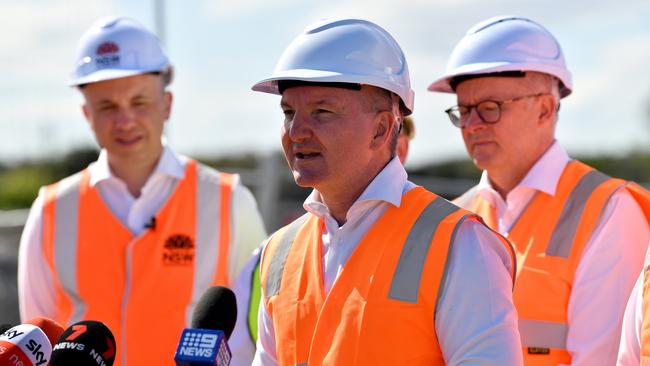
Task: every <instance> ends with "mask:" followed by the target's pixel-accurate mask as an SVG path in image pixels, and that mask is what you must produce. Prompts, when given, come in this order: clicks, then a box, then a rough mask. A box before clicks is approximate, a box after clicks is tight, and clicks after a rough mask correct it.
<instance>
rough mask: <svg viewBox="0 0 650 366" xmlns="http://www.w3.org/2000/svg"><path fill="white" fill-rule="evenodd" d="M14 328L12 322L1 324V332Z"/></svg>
mask: <svg viewBox="0 0 650 366" xmlns="http://www.w3.org/2000/svg"><path fill="white" fill-rule="evenodd" d="M11 328H13V325H11V324H0V334H2V333H4V332H5V331H7V330H9V329H11Z"/></svg>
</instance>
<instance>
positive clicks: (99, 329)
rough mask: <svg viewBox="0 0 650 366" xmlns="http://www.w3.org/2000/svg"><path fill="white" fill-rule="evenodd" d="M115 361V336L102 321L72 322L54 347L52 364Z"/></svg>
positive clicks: (98, 365)
mask: <svg viewBox="0 0 650 366" xmlns="http://www.w3.org/2000/svg"><path fill="white" fill-rule="evenodd" d="M113 362H115V337H114V336H113V333H112V332H111V331H110V329H108V327H107V326H106V325H104V323H102V322H98V321H94V320H83V321H80V322H77V323H75V324H72V325H71V326H70V327H68V329H66V330H65V331H64V332H63V334H61V336H60V337H59V339H58V340H57V341H56V344H54V347H52V361H51V362H50V365H51V366H70V365H75V366H111V365H113Z"/></svg>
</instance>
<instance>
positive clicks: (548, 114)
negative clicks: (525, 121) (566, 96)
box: [538, 94, 559, 124]
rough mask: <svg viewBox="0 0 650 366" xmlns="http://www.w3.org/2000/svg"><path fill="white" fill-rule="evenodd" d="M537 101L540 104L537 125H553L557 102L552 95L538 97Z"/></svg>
mask: <svg viewBox="0 0 650 366" xmlns="http://www.w3.org/2000/svg"><path fill="white" fill-rule="evenodd" d="M538 99H539V103H540V108H539V115H538V120H539V123H540V124H545V123H555V120H556V115H557V110H558V107H559V101H558V100H557V99H556V98H555V97H554V96H553V95H552V94H544V95H540V96H539V97H538Z"/></svg>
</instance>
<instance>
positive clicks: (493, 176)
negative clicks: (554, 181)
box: [488, 140, 555, 200]
mask: <svg viewBox="0 0 650 366" xmlns="http://www.w3.org/2000/svg"><path fill="white" fill-rule="evenodd" d="M554 141H555V140H551V141H550V142H548V143H547V144H544V145H542V148H540V149H539V151H538V152H537V153H536V154H535V155H534V158H532V159H529V160H528V161H527V162H523V163H521V164H519V165H518V166H513V167H511V168H510V169H503V170H500V171H494V170H493V171H488V178H489V179H490V184H491V185H492V188H494V190H495V191H497V192H498V193H499V195H500V196H501V198H503V199H504V200H505V199H506V198H507V196H508V193H510V192H511V191H512V190H513V189H515V187H517V186H518V185H519V184H520V183H521V181H522V180H523V179H524V178H525V177H526V175H527V174H528V173H529V172H530V170H531V169H532V168H533V166H535V164H537V162H538V161H539V160H540V159H541V158H542V157H543V156H544V155H545V154H546V152H547V151H548V150H549V149H550V148H551V146H553V142H554Z"/></svg>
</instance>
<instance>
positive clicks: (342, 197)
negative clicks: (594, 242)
mask: <svg viewBox="0 0 650 366" xmlns="http://www.w3.org/2000/svg"><path fill="white" fill-rule="evenodd" d="M390 161H391V159H388V161H386V162H385V163H383V164H381V163H380V164H376V165H375V168H370V169H368V173H367V174H365V175H363V176H364V177H366V179H359V180H358V182H356V184H354V182H346V184H340V185H337V186H336V187H332V189H329V190H325V192H323V191H321V190H319V193H320V196H321V200H322V201H323V204H325V206H327V208H328V209H329V211H330V215H332V217H333V218H334V219H335V220H336V222H338V224H339V226H343V224H345V222H346V221H347V214H348V211H349V210H350V207H352V205H353V204H354V203H355V202H356V201H357V200H358V199H359V197H360V196H361V194H363V192H364V191H365V190H366V188H368V186H369V185H370V183H372V181H373V180H374V179H375V178H376V177H377V175H379V173H380V172H381V171H382V170H384V168H385V167H386V165H388V163H390Z"/></svg>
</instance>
